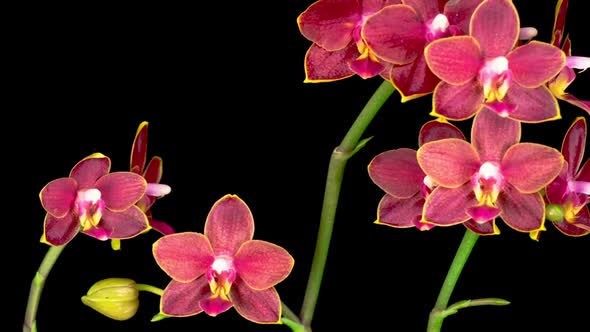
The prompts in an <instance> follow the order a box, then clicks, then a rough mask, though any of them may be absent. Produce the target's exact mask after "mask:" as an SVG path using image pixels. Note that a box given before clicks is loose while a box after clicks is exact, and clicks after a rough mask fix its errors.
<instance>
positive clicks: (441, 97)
mask: <svg viewBox="0 0 590 332" xmlns="http://www.w3.org/2000/svg"><path fill="white" fill-rule="evenodd" d="M432 100H433V104H434V105H433V106H434V107H433V108H434V114H433V115H440V116H442V117H445V118H447V119H450V120H466V119H468V118H470V117H472V116H473V115H474V114H475V113H477V111H479V110H480V109H481V108H482V107H483V106H482V103H483V100H484V97H483V88H482V86H481V84H479V83H478V82H477V80H472V81H469V82H467V83H465V84H463V85H451V84H447V83H445V82H440V83H438V85H437V86H436V89H434V97H433V98H432Z"/></svg>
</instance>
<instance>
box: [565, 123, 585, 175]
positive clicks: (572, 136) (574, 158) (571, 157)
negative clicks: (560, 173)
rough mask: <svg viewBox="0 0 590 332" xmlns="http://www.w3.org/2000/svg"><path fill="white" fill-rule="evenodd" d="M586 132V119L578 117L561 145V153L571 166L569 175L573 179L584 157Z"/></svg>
mask: <svg viewBox="0 0 590 332" xmlns="http://www.w3.org/2000/svg"><path fill="white" fill-rule="evenodd" d="M586 132H587V128H586V119H585V118H584V117H577V118H576V119H575V120H574V122H573V123H572V125H571V126H570V127H569V129H568V130H567V133H566V134H565V137H564V139H563V143H562V145H561V153H562V154H563V158H564V159H565V161H567V163H568V165H569V167H568V172H567V174H568V175H569V177H571V178H574V176H575V175H576V172H577V171H578V168H580V164H581V163H582V158H583V157H584V150H585V148H586Z"/></svg>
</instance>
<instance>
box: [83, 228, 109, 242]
mask: <svg viewBox="0 0 590 332" xmlns="http://www.w3.org/2000/svg"><path fill="white" fill-rule="evenodd" d="M82 232H83V233H84V234H86V235H89V236H91V237H93V238H95V239H97V240H100V241H106V240H108V239H109V238H110V237H111V233H112V229H104V228H97V227H92V228H89V229H87V230H85V231H82Z"/></svg>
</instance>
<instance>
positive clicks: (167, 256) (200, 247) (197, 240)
mask: <svg viewBox="0 0 590 332" xmlns="http://www.w3.org/2000/svg"><path fill="white" fill-rule="evenodd" d="M152 251H153V253H154V258H155V259H156V263H158V265H159V266H160V268H161V269H162V270H164V272H166V274H168V275H169V276H170V277H172V279H174V280H177V281H180V282H188V281H192V280H194V279H196V278H198V277H199V276H201V275H203V274H204V273H205V272H207V269H208V268H209V267H210V266H211V264H213V261H214V260H215V256H214V255H213V248H211V244H210V243H209V240H208V239H207V238H206V237H205V235H203V234H200V233H193V232H184V233H176V234H171V235H167V236H163V237H161V238H160V239H158V240H157V241H156V242H155V243H154V245H153V248H152Z"/></svg>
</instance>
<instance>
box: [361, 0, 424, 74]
mask: <svg viewBox="0 0 590 332" xmlns="http://www.w3.org/2000/svg"><path fill="white" fill-rule="evenodd" d="M361 34H362V37H363V40H364V41H365V42H366V44H367V46H368V47H369V49H371V51H373V52H374V53H375V54H376V55H377V56H378V57H379V58H381V59H384V60H385V61H387V62H391V63H393V64H407V63H410V62H412V61H414V60H415V59H416V58H417V57H418V56H419V55H420V54H421V53H422V51H423V49H424V44H425V43H426V39H425V37H424V24H423V23H422V21H421V20H420V18H419V17H418V14H417V13H416V11H415V10H414V9H413V8H412V7H410V6H406V5H391V6H387V7H385V8H383V9H382V10H380V11H379V12H377V13H376V14H374V15H372V16H369V18H367V20H366V21H365V24H364V25H363V29H362V31H361Z"/></svg>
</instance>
